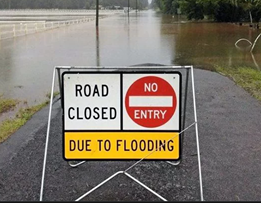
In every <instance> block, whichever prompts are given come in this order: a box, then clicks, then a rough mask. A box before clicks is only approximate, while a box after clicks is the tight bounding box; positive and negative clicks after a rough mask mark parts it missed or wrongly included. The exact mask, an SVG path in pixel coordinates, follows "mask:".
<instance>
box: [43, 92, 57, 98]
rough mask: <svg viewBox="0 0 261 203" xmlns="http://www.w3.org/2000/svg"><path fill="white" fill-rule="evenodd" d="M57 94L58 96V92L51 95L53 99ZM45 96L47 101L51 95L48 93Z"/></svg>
mask: <svg viewBox="0 0 261 203" xmlns="http://www.w3.org/2000/svg"><path fill="white" fill-rule="evenodd" d="M58 94H59V92H54V93H53V98H54V97H56V96H57V95H58ZM45 96H46V97H47V98H48V99H51V93H50V92H49V93H47V94H46V95H45Z"/></svg>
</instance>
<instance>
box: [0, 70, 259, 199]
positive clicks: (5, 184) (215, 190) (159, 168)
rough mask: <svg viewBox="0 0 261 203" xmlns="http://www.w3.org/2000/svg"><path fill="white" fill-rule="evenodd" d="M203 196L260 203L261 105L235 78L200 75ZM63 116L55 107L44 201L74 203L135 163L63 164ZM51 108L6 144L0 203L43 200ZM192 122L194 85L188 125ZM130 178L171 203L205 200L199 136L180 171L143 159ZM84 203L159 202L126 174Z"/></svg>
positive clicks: (0, 152) (188, 144)
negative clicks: (200, 176) (197, 148)
mask: <svg viewBox="0 0 261 203" xmlns="http://www.w3.org/2000/svg"><path fill="white" fill-rule="evenodd" d="M195 81H196V84H195V85H196V99H197V107H198V109H197V110H198V125H199V136H200V147H201V159H202V175H203V186H204V198H205V200H208V201H217V200H222V201H236V200H241V201H249V200H255V201H258V200H260V199H261V193H260V189H261V188H260V187H261V186H260V182H261V176H260V171H261V155H260V150H261V148H260V143H261V125H260V119H261V104H260V102H258V101H257V100H256V99H254V98H252V97H251V96H250V95H249V94H248V93H247V92H245V91H244V90H243V89H241V88H240V87H237V86H236V85H235V84H234V83H233V82H232V81H231V80H229V79H228V78H226V77H223V76H221V75H219V74H217V73H213V72H209V71H204V70H195ZM61 113H62V111H61V107H60V100H57V101H56V102H55V103H54V106H53V118H52V123H51V132H50V144H49V151H48V159H47V171H46V172H47V173H46V182H45V190H44V200H50V201H51V200H60V201H62V200H63V201H65V200H68V201H72V200H75V199H77V198H78V197H79V196H81V195H82V194H84V193H85V192H86V191H88V190H90V189H92V188H93V187H95V186H96V185H97V184H99V183H100V182H101V181H103V180H104V179H106V178H108V177H109V176H111V175H112V174H113V173H115V172H117V171H119V170H125V169H126V168H128V167H129V166H130V165H131V164H133V163H134V162H132V161H89V162H87V163H85V164H84V165H81V166H79V167H78V168H70V167H69V165H68V163H67V162H66V161H64V160H63V158H62V114H61ZM47 117H48V107H46V108H44V109H43V110H41V111H40V112H38V113H37V114H35V115H34V116H33V118H32V119H31V120H30V121H29V122H28V123H27V124H26V125H25V126H23V127H22V128H21V129H20V130H18V131H17V132H16V133H15V134H14V135H12V136H11V138H10V139H8V140H7V141H6V142H4V143H2V144H1V145H0V200H1V201H20V200H23V201H32V200H33V201H37V200H39V192H40V182H41V173H42V163H43V155H44V143H45V136H46V126H47ZM192 122H193V108H192V98H191V87H190V88H189V97H188V107H187V120H186V125H187V126H188V125H190V124H191V123H192ZM129 173H130V174H131V175H133V176H134V177H135V178H138V179H139V180H140V181H142V182H143V183H145V184H146V185H148V186H149V187H150V188H152V189H153V190H155V191H157V192H158V193H159V194H160V195H162V196H163V197H165V198H166V199H168V200H169V201H176V200H179V201H183V200H184V201H188V200H200V195H199V183H198V166H197V156H196V145H195V133H194V128H193V127H192V128H191V129H189V130H188V131H186V134H185V139H184V154H183V159H182V163H181V164H180V165H179V166H171V165H169V164H167V163H166V162H163V161H158V162H150V161H143V162H141V163H140V164H138V165H137V166H135V167H134V168H132V169H131V170H130V171H129ZM84 200H85V201H101V200H109V201H121V200H129V201H159V199H158V198H157V197H156V196H154V195H152V194H151V193H149V192H147V191H146V190H144V189H143V188H141V187H140V186H139V185H137V184H136V183H135V182H133V181H131V180H130V179H128V178H127V177H126V176H123V175H119V176H118V177H116V178H114V179H113V180H112V181H110V182H109V183H107V184H105V185H104V186H102V187H101V188H100V189H99V190H97V191H95V192H93V193H92V194H91V195H90V196H88V197H86V198H84Z"/></svg>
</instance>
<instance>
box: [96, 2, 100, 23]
mask: <svg viewBox="0 0 261 203" xmlns="http://www.w3.org/2000/svg"><path fill="white" fill-rule="evenodd" d="M98 26H99V0H96V27H98Z"/></svg>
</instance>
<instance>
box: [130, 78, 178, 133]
mask: <svg viewBox="0 0 261 203" xmlns="http://www.w3.org/2000/svg"><path fill="white" fill-rule="evenodd" d="M125 107H126V111H127V113H128V115H129V116H130V118H131V119H132V120H133V121H134V122H135V123H136V124H138V125H140V126H143V127H147V128H155V127H160V126H162V125H164V124H165V123H167V122H168V121H169V120H170V119H171V117H172V116H173V114H174V112H175V110H176V107H177V97H176V93H175V91H174V89H173V88H172V86H171V85H170V84H169V83H168V82H167V81H166V80H164V79H162V78H160V77H156V76H146V77H143V78H140V79H138V80H136V81H135V82H134V83H133V84H132V85H131V86H130V87H129V89H128V91H127V93H126V97H125Z"/></svg>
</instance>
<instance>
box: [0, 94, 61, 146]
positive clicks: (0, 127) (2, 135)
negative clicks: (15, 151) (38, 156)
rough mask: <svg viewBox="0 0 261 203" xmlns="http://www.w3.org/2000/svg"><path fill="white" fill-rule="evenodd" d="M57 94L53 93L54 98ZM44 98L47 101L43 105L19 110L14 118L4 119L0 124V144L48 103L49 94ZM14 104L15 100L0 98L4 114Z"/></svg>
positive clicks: (0, 105)
mask: <svg viewBox="0 0 261 203" xmlns="http://www.w3.org/2000/svg"><path fill="white" fill-rule="evenodd" d="M58 94H59V93H58V92H55V93H54V97H55V96H57V95H58ZM46 97H47V98H48V100H46V101H44V102H43V103H41V104H38V105H35V106H32V107H26V108H20V109H19V111H18V112H17V113H16V115H15V117H14V118H9V119H6V120H4V121H3V122H2V123H0V143H1V142H3V141H5V140H6V139H7V138H8V137H9V136H10V135H11V134H13V133H14V132H15V131H17V130H18V129H19V128H20V127H21V126H23V125H24V124H25V123H26V122H27V121H28V120H29V119H30V118H31V117H32V116H33V115H34V114H35V113H36V112H37V111H39V110H41V109H42V108H43V107H45V106H46V105H47V104H48V103H49V99H50V97H51V94H50V93H48V94H46ZM7 103H10V104H12V107H10V106H11V105H8V104H7ZM2 104H3V105H2ZM16 104H17V103H16V101H15V100H11V99H3V98H1V97H0V108H1V109H5V112H7V111H11V110H12V109H13V108H14V107H15V105H16ZM0 116H1V113H0Z"/></svg>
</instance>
